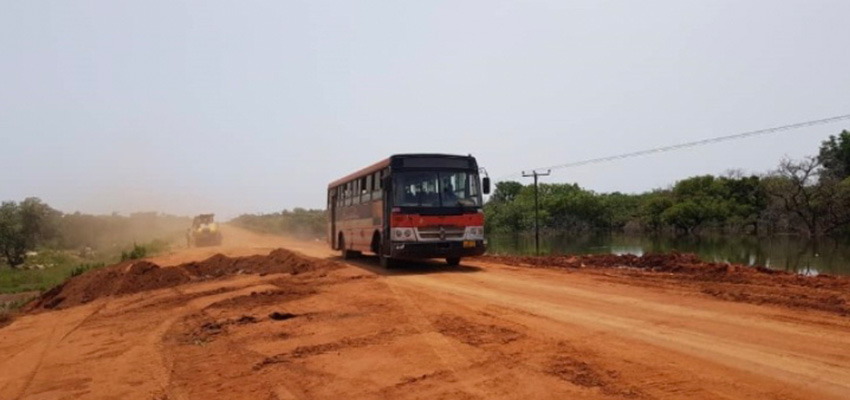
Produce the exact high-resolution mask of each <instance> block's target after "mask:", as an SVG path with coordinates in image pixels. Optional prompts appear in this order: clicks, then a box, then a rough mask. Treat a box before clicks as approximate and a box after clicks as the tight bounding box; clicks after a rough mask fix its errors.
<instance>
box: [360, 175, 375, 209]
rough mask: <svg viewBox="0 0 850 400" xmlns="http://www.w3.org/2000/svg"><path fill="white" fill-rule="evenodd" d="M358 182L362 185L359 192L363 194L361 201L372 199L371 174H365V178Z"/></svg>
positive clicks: (366, 201)
mask: <svg viewBox="0 0 850 400" xmlns="http://www.w3.org/2000/svg"><path fill="white" fill-rule="evenodd" d="M360 183H362V184H363V186H361V187H360V193H361V194H362V196H363V202H364V203H368V202H370V201H372V174H369V175H366V177H365V178H362V179H361V180H360Z"/></svg>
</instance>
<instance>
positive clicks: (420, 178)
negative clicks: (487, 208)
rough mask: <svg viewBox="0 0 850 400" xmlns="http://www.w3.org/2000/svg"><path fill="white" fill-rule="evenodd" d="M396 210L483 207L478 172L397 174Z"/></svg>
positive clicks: (395, 186) (395, 187) (395, 189)
mask: <svg viewBox="0 0 850 400" xmlns="http://www.w3.org/2000/svg"><path fill="white" fill-rule="evenodd" d="M394 175H395V176H394V178H393V179H394V181H393V182H394V186H393V187H394V193H395V198H394V200H395V202H394V206H396V207H476V206H480V205H481V191H480V190H479V189H478V173H475V172H467V171H424V172H419V171H417V172H398V173H396V174H394Z"/></svg>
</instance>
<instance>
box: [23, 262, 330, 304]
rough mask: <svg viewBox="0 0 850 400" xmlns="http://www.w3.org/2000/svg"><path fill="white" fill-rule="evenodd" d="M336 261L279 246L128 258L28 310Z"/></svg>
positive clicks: (298, 270) (69, 284)
mask: <svg viewBox="0 0 850 400" xmlns="http://www.w3.org/2000/svg"><path fill="white" fill-rule="evenodd" d="M338 267H339V266H338V265H337V264H336V263H333V262H329V261H321V260H314V259H308V258H305V257H302V256H299V255H298V254H295V253H293V252H291V251H289V250H285V249H277V250H274V251H272V252H271V253H269V254H268V255H266V256H260V255H256V256H249V257H227V256H224V255H221V254H216V255H214V256H212V257H210V258H208V259H206V260H204V261H200V262H190V263H186V264H181V265H177V266H174V267H160V266H159V265H156V264H154V263H151V262H149V261H144V260H142V261H126V262H122V263H119V264H115V265H112V266H109V267H105V268H101V269H97V270H93V271H89V272H87V273H85V274H82V275H80V276H77V277H73V278H71V279H69V280H68V281H66V282H65V283H63V284H61V285H59V286H56V287H54V288H53V289H50V290H48V291H47V292H45V293H44V294H42V295H41V296H40V297H39V298H38V299H37V300H36V301H34V302H33V303H31V304H30V306H29V307H28V308H27V310H28V311H39V310H52V309H63V308H69V307H73V306H77V305H80V304H85V303H88V302H90V301H93V300H95V299H97V298H100V297H104V296H118V295H124V294H132V293H139V292H145V291H149V290H156V289H164V288H170V287H174V286H178V285H182V284H185V283H189V282H193V281H200V280H205V279H214V278H219V277H223V276H229V275H237V274H243V273H245V274H261V275H265V274H293V275H294V274H299V273H303V272H308V271H316V270H330V269H335V268H338Z"/></svg>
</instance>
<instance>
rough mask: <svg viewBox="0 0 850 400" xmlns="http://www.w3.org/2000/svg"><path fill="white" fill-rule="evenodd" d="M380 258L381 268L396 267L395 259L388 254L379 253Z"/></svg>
mask: <svg viewBox="0 0 850 400" xmlns="http://www.w3.org/2000/svg"><path fill="white" fill-rule="evenodd" d="M378 260H380V262H381V268H384V269H393V268H395V260H394V259H393V258H392V257H390V256H387V255H384V254H378Z"/></svg>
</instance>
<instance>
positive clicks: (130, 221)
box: [0, 197, 190, 267]
mask: <svg viewBox="0 0 850 400" xmlns="http://www.w3.org/2000/svg"><path fill="white" fill-rule="evenodd" d="M189 222H190V219H189V218H185V217H177V216H171V215H165V214H158V213H153V212H150V213H134V214H130V215H129V216H122V215H118V214H112V215H90V214H82V213H79V212H77V213H71V214H65V213H62V212H60V211H58V210H56V209H54V208H52V207H50V206H49V205H48V204H46V203H44V202H42V201H41V200H40V199H38V198H35V197H30V198H27V199H24V200H23V201H20V202H15V201H4V202H2V203H0V264H7V265H9V266H11V267H15V266H18V265H21V264H23V263H24V261H25V260H26V257H27V253H29V252H31V251H33V250H37V249H55V250H74V251H79V252H81V253H85V252H100V253H116V254H117V253H119V252H121V251H122V250H123V249H124V248H125V247H126V246H127V245H128V244H129V243H134V242H138V243H146V242H152V241H155V240H157V239H165V240H168V239H171V238H173V237H178V236H179V235H180V234H181V233H182V232H184V231H185V229H186V227H188V226H189Z"/></svg>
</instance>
